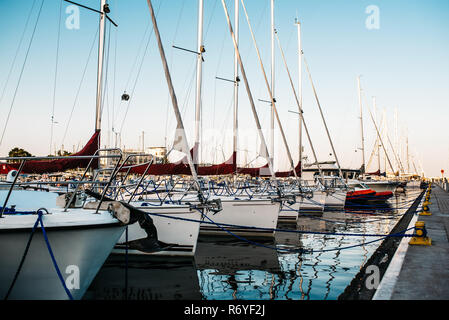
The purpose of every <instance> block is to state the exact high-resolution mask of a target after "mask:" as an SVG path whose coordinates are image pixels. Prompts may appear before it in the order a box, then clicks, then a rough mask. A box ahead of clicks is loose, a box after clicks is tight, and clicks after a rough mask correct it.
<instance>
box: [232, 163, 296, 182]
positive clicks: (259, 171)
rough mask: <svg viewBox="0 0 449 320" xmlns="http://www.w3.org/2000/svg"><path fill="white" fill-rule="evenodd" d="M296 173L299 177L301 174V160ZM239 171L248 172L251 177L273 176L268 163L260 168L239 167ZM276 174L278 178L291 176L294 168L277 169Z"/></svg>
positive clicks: (241, 172)
mask: <svg viewBox="0 0 449 320" xmlns="http://www.w3.org/2000/svg"><path fill="white" fill-rule="evenodd" d="M295 171H296V175H297V176H298V177H299V176H300V175H301V162H298V164H297V165H296V167H295ZM237 172H238V173H240V174H247V175H250V176H251V177H271V174H270V170H269V167H268V163H267V164H266V165H264V166H262V167H259V168H238V169H237ZM274 175H275V176H276V177H278V178H286V177H290V176H294V175H295V174H294V173H293V170H290V171H277V172H275V173H274Z"/></svg>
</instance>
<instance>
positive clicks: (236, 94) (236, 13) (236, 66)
mask: <svg viewBox="0 0 449 320" xmlns="http://www.w3.org/2000/svg"><path fill="white" fill-rule="evenodd" d="M239 8H240V5H239V0H234V26H235V33H234V36H235V41H236V43H237V46H238V45H239ZM239 81H240V79H239V61H238V57H237V50H235V49H234V126H233V127H234V128H233V129H234V130H233V131H234V132H233V142H232V150H233V156H234V158H233V161H235V163H234V165H235V166H237V143H238V140H237V136H238V128H239V122H238V110H239Z"/></svg>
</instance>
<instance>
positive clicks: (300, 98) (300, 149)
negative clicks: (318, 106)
mask: <svg viewBox="0 0 449 320" xmlns="http://www.w3.org/2000/svg"><path fill="white" fill-rule="evenodd" d="M295 24H296V27H297V30H298V94H299V105H298V106H299V109H300V110H299V112H300V115H299V137H298V140H299V143H298V144H299V153H298V158H299V176H300V177H301V176H302V122H303V119H302V43H301V22H300V21H299V20H298V19H296V21H295ZM284 63H285V62H284ZM295 95H296V93H295ZM316 162H317V163H318V160H316ZM318 166H319V165H318Z"/></svg>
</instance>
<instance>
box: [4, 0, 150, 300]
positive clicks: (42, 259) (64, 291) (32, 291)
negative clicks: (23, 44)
mask: <svg viewBox="0 0 449 320" xmlns="http://www.w3.org/2000/svg"><path fill="white" fill-rule="evenodd" d="M100 8H101V11H100V19H99V20H100V40H99V41H100V43H99V56H98V57H99V59H98V75H99V77H98V86H97V88H99V90H98V91H97V105H96V110H97V113H96V119H95V120H96V127H95V134H94V135H93V137H92V138H91V140H90V141H89V142H88V144H87V145H86V147H85V148H84V149H83V150H81V151H80V152H79V153H78V154H76V155H74V156H69V157H33V158H31V157H15V158H11V157H8V158H1V159H0V160H2V161H18V162H19V163H20V164H19V165H18V167H16V166H15V165H9V164H8V166H10V167H9V168H8V167H7V166H6V165H5V166H3V165H1V167H2V168H3V169H4V170H8V169H11V168H12V169H15V168H17V174H16V175H15V177H14V180H13V181H12V182H11V183H10V188H9V190H0V201H2V203H3V205H2V208H1V213H0V254H1V255H2V257H3V259H1V262H0V297H2V298H3V299H27V300H34V299H46V300H56V299H58V300H59V299H81V298H82V297H83V295H84V293H85V292H86V290H87V288H88V287H89V285H90V283H91V282H92V280H93V278H94V277H95V275H96V274H97V272H98V271H99V269H100V267H101V266H102V265H103V263H104V261H105V260H106V258H107V257H108V255H109V254H110V252H111V250H112V248H113V246H114V245H115V243H116V242H117V240H118V239H119V237H120V236H121V234H122V233H123V231H124V230H125V227H126V224H128V223H130V222H134V221H136V220H139V219H141V218H142V217H143V215H142V213H141V212H139V211H136V210H130V209H128V208H125V207H123V206H122V204H120V203H118V202H104V201H101V200H100V201H96V202H92V201H86V198H85V196H84V195H83V194H82V193H73V194H72V196H67V195H62V196H60V195H59V194H57V193H54V192H41V191H29V190H18V189H17V188H16V184H17V182H18V177H19V174H21V173H22V172H48V171H50V172H51V171H53V170H54V171H57V170H65V169H67V168H73V167H78V166H86V167H87V169H86V172H87V170H88V169H89V167H90V166H93V167H95V166H96V164H97V163H98V160H99V156H97V155H95V152H96V151H97V150H96V149H98V144H99V132H100V131H99V130H100V112H99V110H100V101H101V98H100V97H99V96H100V95H101V78H102V77H101V75H102V58H103V54H102V53H103V40H104V27H105V20H106V18H107V17H106V13H107V12H108V10H106V9H108V8H107V4H106V0H101V7H100ZM93 150H95V151H94V152H93V153H92V151H93ZM86 163H88V164H86ZM109 182H110V181H109ZM79 183H80V184H81V183H92V182H90V181H79ZM105 191H106V190H105ZM147 222H148V225H149V226H150V227H154V226H153V225H152V222H151V220H149V221H147ZM151 240H153V242H154V243H156V242H157V238H155V237H154V235H153V236H152V237H151Z"/></svg>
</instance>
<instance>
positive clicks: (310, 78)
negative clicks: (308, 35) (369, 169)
mask: <svg viewBox="0 0 449 320" xmlns="http://www.w3.org/2000/svg"><path fill="white" fill-rule="evenodd" d="M304 64H305V66H306V70H307V74H308V76H309V80H310V84H311V85H312V90H313V94H314V96H315V100H316V103H317V105H318V109H319V110H320V114H321V119H322V120H323V124H324V128H325V129H326V133H327V137H328V139H329V143H330V145H331V148H332V152H333V153H334V157H335V161H336V162H337V166H338V173H339V176H340V177H341V178H342V179H343V173H342V172H341V166H340V161H338V157H337V153H336V152H335V148H334V144H333V142H332V138H331V135H330V133H329V129H328V128H327V124H326V119H324V115H323V110H322V109H321V104H320V100H319V99H318V94H317V93H316V89H315V85H314V84H313V81H312V75H311V74H310V70H309V65H308V63H307V60H306V58H305V57H304Z"/></svg>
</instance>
